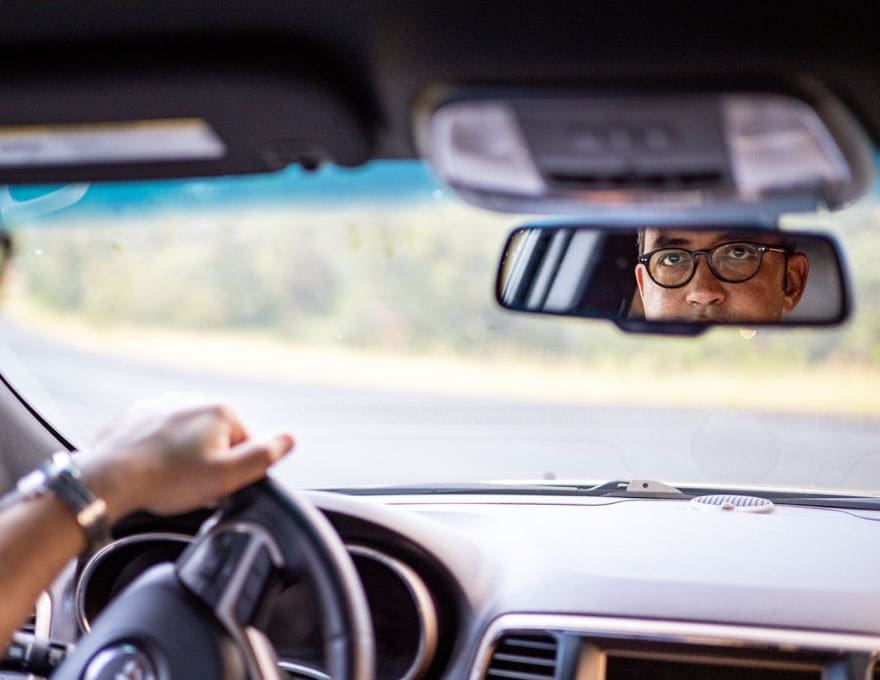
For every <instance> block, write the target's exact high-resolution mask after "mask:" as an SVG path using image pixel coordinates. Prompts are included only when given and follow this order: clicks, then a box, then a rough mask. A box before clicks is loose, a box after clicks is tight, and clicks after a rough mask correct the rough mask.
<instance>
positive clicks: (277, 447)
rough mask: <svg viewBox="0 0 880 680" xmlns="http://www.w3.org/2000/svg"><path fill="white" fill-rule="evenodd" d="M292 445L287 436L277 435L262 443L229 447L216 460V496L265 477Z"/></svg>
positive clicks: (249, 441) (250, 442) (254, 442)
mask: <svg viewBox="0 0 880 680" xmlns="http://www.w3.org/2000/svg"><path fill="white" fill-rule="evenodd" d="M293 444H294V441H293V437H291V436H290V435H289V434H279V435H276V436H274V437H272V438H271V439H267V440H263V441H254V440H248V441H245V442H242V443H241V444H239V445H238V446H235V447H233V448H231V449H230V450H229V451H227V452H226V453H225V454H224V455H223V457H222V458H221V459H220V460H219V461H218V463H219V468H220V469H219V472H220V474H219V480H218V481H219V485H220V488H219V489H217V493H218V495H220V496H225V495H227V494H230V493H232V492H233V491H236V490H238V489H240V488H241V487H243V486H245V485H247V484H250V483H251V482H256V481H257V480H258V479H262V478H263V477H265V476H266V471H267V470H268V469H269V467H270V466H271V465H273V464H274V463H276V462H277V461H279V460H281V458H283V457H284V456H285V455H287V453H288V452H289V451H290V450H291V449H292V448H293Z"/></svg>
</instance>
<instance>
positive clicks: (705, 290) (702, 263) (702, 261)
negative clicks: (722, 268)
mask: <svg viewBox="0 0 880 680" xmlns="http://www.w3.org/2000/svg"><path fill="white" fill-rule="evenodd" d="M696 258H697V269H696V271H695V272H694V277H693V278H692V279H691V280H690V282H689V283H688V291H687V301H688V303H689V304H692V305H720V304H721V303H722V302H724V298H725V297H726V295H725V292H724V286H723V285H722V283H721V281H719V280H718V279H717V278H715V275H714V274H713V273H712V270H711V269H709V263H708V262H706V257H705V255H702V254H700V255H697V256H696Z"/></svg>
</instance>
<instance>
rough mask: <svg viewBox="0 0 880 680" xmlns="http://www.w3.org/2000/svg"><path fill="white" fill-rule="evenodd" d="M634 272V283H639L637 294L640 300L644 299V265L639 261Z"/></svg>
mask: <svg viewBox="0 0 880 680" xmlns="http://www.w3.org/2000/svg"><path fill="white" fill-rule="evenodd" d="M635 273H636V283H637V284H639V295H640V296H641V298H642V300H644V299H645V284H644V276H645V265H643V264H642V263H641V262H639V263H638V264H637V265H636V268H635Z"/></svg>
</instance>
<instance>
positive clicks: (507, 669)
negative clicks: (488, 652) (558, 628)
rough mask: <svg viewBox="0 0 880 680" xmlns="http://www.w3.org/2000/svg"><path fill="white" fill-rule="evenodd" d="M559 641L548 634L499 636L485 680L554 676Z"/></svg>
mask: <svg viewBox="0 0 880 680" xmlns="http://www.w3.org/2000/svg"><path fill="white" fill-rule="evenodd" d="M558 650H559V642H558V641H557V640H556V638H555V637H553V636H552V635H512V634H511V635H503V636H502V637H501V638H500V639H499V640H498V642H497V643H496V645H495V650H494V651H493V652H492V657H491V658H490V659H489V665H488V667H487V668H486V674H485V675H484V676H483V677H484V678H486V680H490V679H494V680H503V679H506V680H547V678H554V677H555V676H556V662H557V653H558Z"/></svg>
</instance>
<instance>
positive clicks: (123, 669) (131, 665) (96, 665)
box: [82, 642, 159, 680]
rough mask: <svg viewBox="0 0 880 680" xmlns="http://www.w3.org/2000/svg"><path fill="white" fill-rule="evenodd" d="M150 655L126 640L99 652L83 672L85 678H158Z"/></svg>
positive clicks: (110, 679) (153, 679) (118, 679)
mask: <svg viewBox="0 0 880 680" xmlns="http://www.w3.org/2000/svg"><path fill="white" fill-rule="evenodd" d="M158 677H159V676H158V675H157V674H156V670H155V667H154V666H153V663H152V661H151V660H150V657H149V656H148V655H147V653H146V652H144V651H143V650H142V649H140V648H138V647H136V646H135V645H133V644H131V643H129V642H126V643H122V644H116V645H113V646H112V647H107V648H105V649H103V650H101V651H100V652H98V653H97V654H96V655H95V656H94V657H93V658H92V660H91V661H89V664H88V666H86V670H85V673H83V676H82V678H83V680H158Z"/></svg>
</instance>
